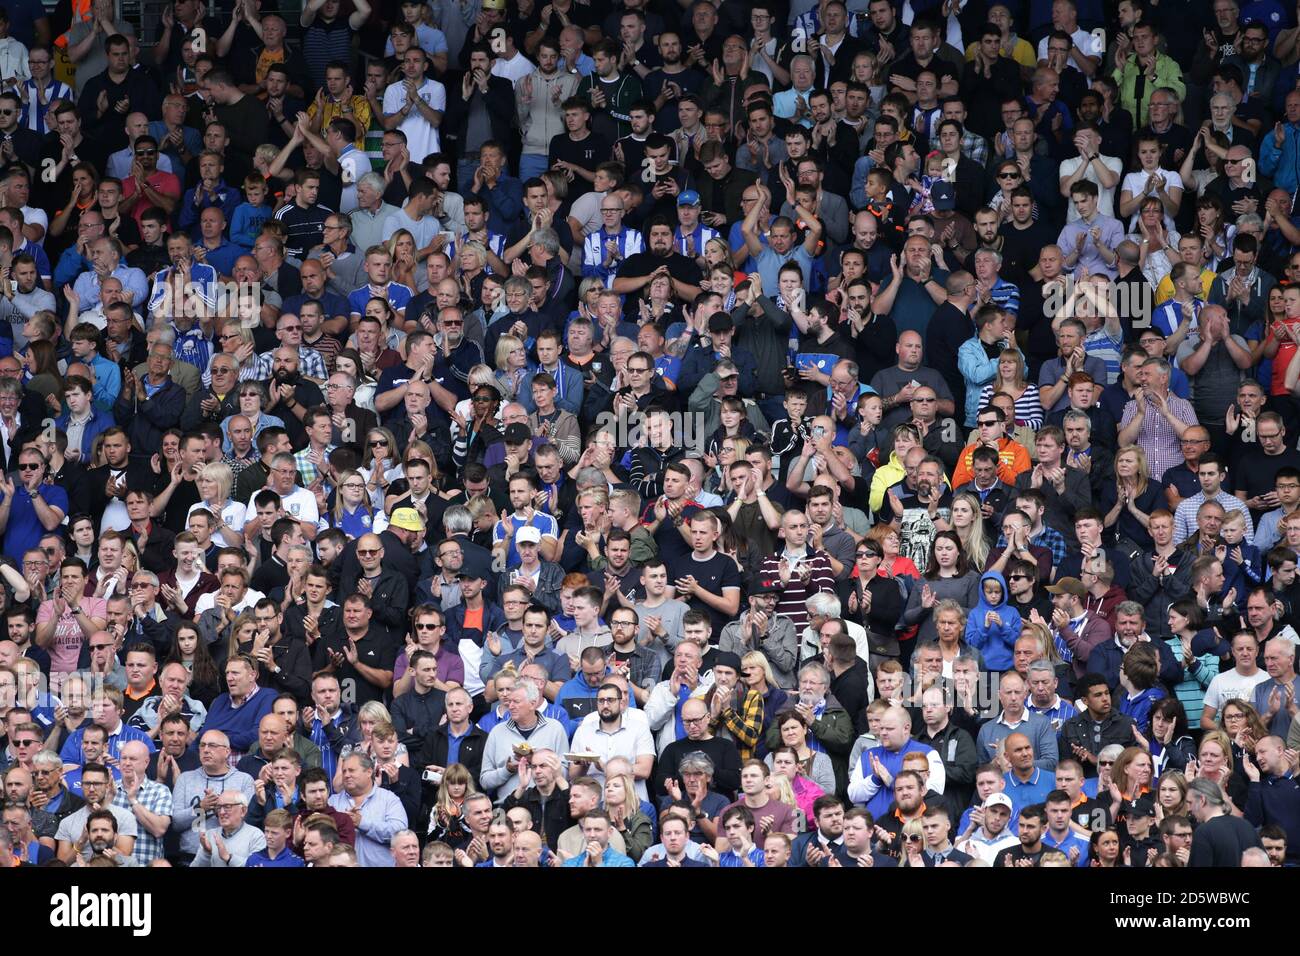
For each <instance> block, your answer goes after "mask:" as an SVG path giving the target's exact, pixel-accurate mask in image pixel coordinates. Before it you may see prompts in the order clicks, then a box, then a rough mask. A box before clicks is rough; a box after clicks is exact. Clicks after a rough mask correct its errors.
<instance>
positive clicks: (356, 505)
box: [319, 471, 375, 541]
mask: <svg viewBox="0 0 1300 956" xmlns="http://www.w3.org/2000/svg"><path fill="white" fill-rule="evenodd" d="M335 489H336V494H335V496H334V507H333V508H332V509H331V510H330V511H328V512H325V513H323V514H322V515H321V519H320V524H319V527H320V530H321V531H324V530H325V529H327V528H338V529H339V530H340V531H342V532H343V533H344V534H346V535H347V536H348V540H350V541H351V540H354V539H356V538H359V537H361V536H362V535H364V534H369V533H370V532H371V531H373V530H374V528H375V507H374V503H373V501H372V499H371V497H370V493H369V490H368V488H367V486H366V480H365V478H364V477H362V475H361V473H360V472H358V471H345V472H343V473H342V474H341V475H339V481H338V485H336V486H335Z"/></svg>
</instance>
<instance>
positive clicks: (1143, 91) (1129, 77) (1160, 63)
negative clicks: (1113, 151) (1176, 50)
mask: <svg viewBox="0 0 1300 956" xmlns="http://www.w3.org/2000/svg"><path fill="white" fill-rule="evenodd" d="M1113 77H1114V80H1115V85H1116V86H1118V87H1119V105H1120V106H1122V107H1123V108H1124V109H1126V110H1128V111H1129V112H1130V113H1132V114H1133V124H1134V126H1137V127H1141V126H1145V125H1146V124H1147V123H1148V121H1149V116H1148V109H1149V107H1150V104H1151V94H1152V93H1154V92H1155V91H1156V90H1158V89H1160V88H1161V87H1166V86H1167V87H1169V88H1170V89H1171V90H1173V91H1174V93H1175V95H1176V96H1177V97H1178V99H1179V100H1182V99H1183V97H1184V96H1185V95H1186V93H1187V86H1186V84H1185V83H1183V68H1182V67H1181V66H1179V65H1178V61H1177V60H1175V59H1174V58H1173V57H1171V56H1168V55H1167V54H1164V53H1157V54H1156V78H1155V79H1154V80H1147V79H1146V77H1145V76H1143V73H1142V68H1141V67H1140V66H1138V62H1137V54H1136V53H1133V54H1130V55H1129V57H1128V59H1127V60H1125V61H1124V63H1123V65H1122V66H1117V67H1116V68H1115V72H1114V74H1113Z"/></svg>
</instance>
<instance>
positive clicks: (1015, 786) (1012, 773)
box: [999, 733, 1056, 813]
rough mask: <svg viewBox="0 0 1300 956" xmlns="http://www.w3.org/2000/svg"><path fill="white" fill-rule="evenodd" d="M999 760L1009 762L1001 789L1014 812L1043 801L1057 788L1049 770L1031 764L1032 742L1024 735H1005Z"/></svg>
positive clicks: (1032, 754)
mask: <svg viewBox="0 0 1300 956" xmlns="http://www.w3.org/2000/svg"><path fill="white" fill-rule="evenodd" d="M1001 761H1005V762H1006V763H1007V764H1009V765H1010V769H1009V770H1007V772H1006V773H1005V774H1004V775H1003V778H1002V779H1003V780H1004V781H1005V782H1006V786H1005V787H1004V788H1003V791H1002V792H1003V793H1005V794H1006V795H1007V796H1008V797H1010V798H1011V802H1012V803H1013V804H1014V805H1015V810H1016V813H1019V812H1020V811H1021V810H1023V809H1024V808H1025V807H1029V806H1033V805H1034V804H1036V803H1042V802H1043V801H1044V800H1045V799H1047V795H1048V794H1049V793H1051V792H1052V790H1053V789H1054V788H1055V787H1056V778H1055V777H1054V776H1053V775H1052V773H1051V771H1048V770H1043V769H1042V768H1040V767H1036V766H1034V745H1033V743H1031V742H1030V740H1029V738H1028V737H1027V736H1026V735H1025V734H1022V733H1014V734H1012V735H1011V736H1009V737H1007V739H1006V743H1005V749H1004V751H1003V756H1002V757H1001V758H1000V761H999V762H1001Z"/></svg>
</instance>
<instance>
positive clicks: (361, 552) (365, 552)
mask: <svg viewBox="0 0 1300 956" xmlns="http://www.w3.org/2000/svg"><path fill="white" fill-rule="evenodd" d="M378 553H379V549H378V548H357V557H359V558H373V557H374V556H375V555H377V554H378Z"/></svg>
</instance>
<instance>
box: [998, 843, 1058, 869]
mask: <svg viewBox="0 0 1300 956" xmlns="http://www.w3.org/2000/svg"><path fill="white" fill-rule="evenodd" d="M1049 849H1051V847H1047V846H1044V845H1043V844H1042V843H1039V845H1038V850H1037V851H1036V852H1034V853H1030V852H1029V851H1028V850H1026V849H1025V848H1024V847H1023V846H1020V845H1016V846H1009V847H1007V848H1006V849H1005V850H1003V851H1002V852H1001V853H999V854H998V855H997V856H996V857H994V858H993V865H994V866H1015V865H1016V861H1017V860H1030V861H1032V862H1033V864H1034V865H1035V866H1037V865H1038V861H1039V860H1041V859H1042V858H1043V853H1044V852H1046V851H1047V850H1049Z"/></svg>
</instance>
